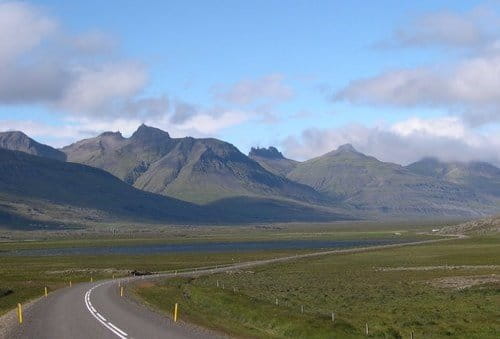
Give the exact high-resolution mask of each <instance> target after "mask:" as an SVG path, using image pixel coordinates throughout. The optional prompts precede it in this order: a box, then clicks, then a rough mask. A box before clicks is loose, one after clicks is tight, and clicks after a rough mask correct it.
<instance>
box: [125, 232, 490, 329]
mask: <svg viewBox="0 0 500 339" xmlns="http://www.w3.org/2000/svg"><path fill="white" fill-rule="evenodd" d="M499 275H500V235H498V234H496V235H491V236H484V237H475V238H469V239H456V240H450V241H446V242H440V243H433V244H425V245H419V246H411V247H401V248H391V249H383V250H374V251H370V252H363V253H355V254H343V255H328V256H324V257H318V258H308V259H303V260H299V261H296V262H287V263H281V264H275V265H269V266H262V267H256V268H253V269H247V270H243V271H234V272H229V273H225V274H217V275H212V276H206V277H199V278H191V279H175V280H167V281H164V282H159V283H157V284H155V285H153V286H151V285H148V286H140V285H139V286H137V287H136V290H135V292H136V294H137V295H138V296H139V297H141V298H143V299H144V300H145V301H146V302H147V303H149V304H151V305H152V306H154V307H157V308H158V309H160V310H162V311H163V312H166V313H169V312H170V311H171V307H172V305H173V303H175V302H179V303H180V305H181V306H180V309H181V318H182V319H184V320H187V321H189V322H194V323H198V324H200V325H202V326H206V327H209V328H213V329H217V330H220V331H223V332H225V333H228V334H232V335H238V336H241V337H259V338H290V337H294V338H331V337H338V338H357V337H363V336H365V333H364V332H365V326H366V324H368V327H369V336H370V337H377V338H409V337H410V333H411V332H412V331H413V332H414V335H415V338H443V337H453V338H497V336H498V333H500V280H499V279H498V276H499ZM217 281H218V282H219V287H217ZM478 282H483V283H481V284H476V285H474V286H471V287H468V288H464V287H465V285H466V284H467V283H472V284H474V283H478ZM222 286H224V289H223V288H222ZM276 300H277V302H278V304H276ZM302 306H303V307H304V313H302V312H301V308H302ZM332 312H335V322H334V323H333V322H332V319H331V313H332Z"/></svg>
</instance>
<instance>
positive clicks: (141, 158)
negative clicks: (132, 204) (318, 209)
mask: <svg viewBox="0 0 500 339" xmlns="http://www.w3.org/2000/svg"><path fill="white" fill-rule="evenodd" d="M62 151H63V152H64V153H65V154H66V155H67V159H68V161H71V162H77V163H82V164H86V165H90V166H93V167H97V168H101V169H103V170H106V171H108V172H110V173H112V174H114V175H115V176H117V177H118V178H120V179H122V180H124V181H125V182H127V183H129V184H131V185H133V186H134V187H136V188H139V189H141V190H145V191H149V192H153V193H158V194H163V195H167V196H171V197H176V198H179V199H182V200H186V201H191V202H196V203H210V202H214V201H217V200H219V199H224V198H230V197H240V196H250V197H267V198H279V199H291V200H297V201H308V202H320V201H321V200H324V199H323V197H322V196H321V195H320V194H318V193H317V192H315V191H314V190H313V189H311V188H310V187H308V186H306V185H301V184H298V183H295V182H292V181H290V180H288V179H286V178H283V177H280V176H278V175H275V174H273V173H271V172H269V171H267V170H266V169H264V168H263V167H262V166H261V165H259V164H258V163H257V162H255V161H253V160H252V159H250V158H248V157H247V156H245V155H244V154H242V153H241V152H240V151H239V150H238V149H237V148H236V147H234V146H233V145H231V144H229V143H227V142H224V141H221V140H217V139H195V138H190V137H187V138H171V137H170V136H169V134H168V133H167V132H164V131H162V130H159V129H156V128H152V127H148V126H145V125H142V126H140V127H139V128H138V129H137V131H136V132H135V133H134V134H133V135H132V136H131V137H130V138H124V137H123V136H122V135H121V134H120V133H111V132H107V133H103V134H101V135H100V136H98V137H95V138H91V139H86V140H82V141H79V142H77V143H74V144H72V145H70V146H67V147H64V148H63V149H62Z"/></svg>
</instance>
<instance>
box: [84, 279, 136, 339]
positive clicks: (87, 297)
mask: <svg viewBox="0 0 500 339" xmlns="http://www.w3.org/2000/svg"><path fill="white" fill-rule="evenodd" d="M103 284H105V283H100V284H99V285H96V286H94V287H92V288H91V289H89V290H88V291H87V292H86V293H85V306H86V307H87V310H88V311H89V312H90V314H92V316H93V317H94V318H95V319H97V321H99V322H100V323H101V324H102V325H103V326H104V327H106V328H107V329H108V330H110V331H111V332H113V333H114V334H116V335H117V336H118V338H120V339H126V338H127V336H128V334H127V333H126V332H124V331H122V330H121V329H119V328H118V327H117V326H115V325H113V324H112V323H110V322H106V318H104V317H103V316H102V315H101V314H99V313H98V312H97V311H96V309H95V308H94V307H93V306H92V303H91V302H90V295H91V294H92V291H93V290H94V288H96V287H99V286H101V285H103Z"/></svg>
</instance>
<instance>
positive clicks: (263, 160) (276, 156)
mask: <svg viewBox="0 0 500 339" xmlns="http://www.w3.org/2000/svg"><path fill="white" fill-rule="evenodd" d="M248 157H249V158H250V159H253V160H255V161H257V162H258V163H259V164H260V165H261V166H262V167H264V168H265V169H266V170H268V171H269V172H272V173H274V174H277V175H280V176H282V177H286V176H287V174H288V173H290V172H291V171H292V170H293V169H294V168H295V167H296V166H297V164H298V163H299V162H298V161H295V160H291V159H287V158H285V157H284V156H283V154H281V152H280V151H278V150H277V149H276V148H275V147H273V146H269V147H268V148H258V147H257V148H254V147H252V149H251V150H250V153H249V154H248Z"/></svg>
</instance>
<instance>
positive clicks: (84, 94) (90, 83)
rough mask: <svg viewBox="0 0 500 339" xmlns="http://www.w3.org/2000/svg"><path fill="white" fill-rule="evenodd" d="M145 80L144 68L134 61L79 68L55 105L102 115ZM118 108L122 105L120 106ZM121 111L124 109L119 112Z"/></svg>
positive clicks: (133, 93) (78, 111)
mask: <svg viewBox="0 0 500 339" xmlns="http://www.w3.org/2000/svg"><path fill="white" fill-rule="evenodd" d="M146 82H147V76H146V72H145V69H144V67H143V66H142V65H140V64H138V63H133V62H121V63H114V64H101V65H98V66H97V67H93V68H90V67H79V68H78V69H77V70H76V71H75V78H74V81H72V83H71V84H70V85H69V87H68V89H67V90H66V91H65V93H64V96H63V97H62V98H61V100H59V101H58V102H56V103H55V104H56V105H57V106H60V107H62V108H63V109H65V110H68V111H71V112H77V113H91V114H103V112H106V111H108V113H109V112H110V111H111V109H110V106H111V105H113V104H115V103H116V102H117V100H119V102H120V103H122V102H123V100H126V99H127V98H131V97H133V96H134V95H135V94H137V93H139V92H140V91H141V90H142V89H143V88H144V86H145V85H146ZM119 108H120V109H122V108H123V106H121V105H120V107H119ZM122 113H124V112H122Z"/></svg>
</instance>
